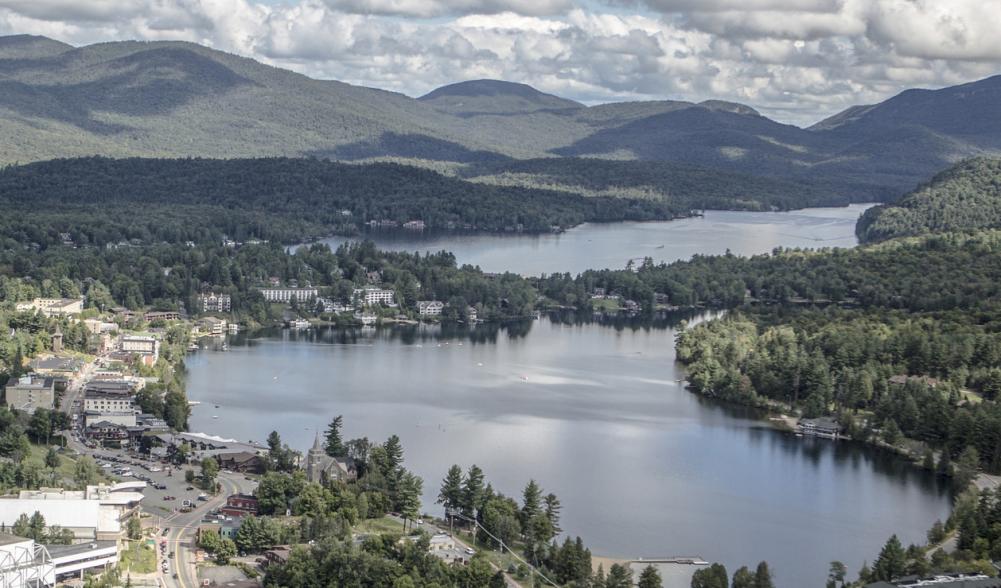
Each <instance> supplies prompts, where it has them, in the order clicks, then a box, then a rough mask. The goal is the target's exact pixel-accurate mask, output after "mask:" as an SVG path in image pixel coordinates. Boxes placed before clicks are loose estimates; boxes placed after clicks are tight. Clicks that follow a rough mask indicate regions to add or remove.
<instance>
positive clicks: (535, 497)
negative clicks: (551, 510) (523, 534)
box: [520, 480, 542, 529]
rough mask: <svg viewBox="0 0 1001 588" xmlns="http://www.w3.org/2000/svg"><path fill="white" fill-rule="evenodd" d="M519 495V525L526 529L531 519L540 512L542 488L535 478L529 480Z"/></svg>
mask: <svg viewBox="0 0 1001 588" xmlns="http://www.w3.org/2000/svg"><path fill="white" fill-rule="evenodd" d="M521 496H522V503H521V504H522V506H521V514H520V519H521V527H522V528H523V529H527V528H528V527H529V524H530V523H531V521H532V519H534V518H535V517H536V516H538V515H539V514H540V513H541V512H542V505H541V500H542V489H541V488H539V485H538V484H536V483H535V480H529V481H528V484H526V485H525V490H524V491H523V492H522V494H521Z"/></svg>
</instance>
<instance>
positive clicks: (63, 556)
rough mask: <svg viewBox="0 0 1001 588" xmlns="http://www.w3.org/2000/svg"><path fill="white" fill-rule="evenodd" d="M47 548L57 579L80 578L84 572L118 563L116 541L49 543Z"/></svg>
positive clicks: (95, 570)
mask: <svg viewBox="0 0 1001 588" xmlns="http://www.w3.org/2000/svg"><path fill="white" fill-rule="evenodd" d="M48 550H49V555H50V556H51V557H52V565H54V566H55V573H56V580H57V581H63V580H69V579H72V578H79V579H81V580H82V579H83V577H84V573H85V572H95V573H100V572H103V571H105V570H107V569H108V568H110V567H112V566H114V565H115V564H117V563H118V542H117V541H93V542H91V543H78V544H76V545H49V546H48Z"/></svg>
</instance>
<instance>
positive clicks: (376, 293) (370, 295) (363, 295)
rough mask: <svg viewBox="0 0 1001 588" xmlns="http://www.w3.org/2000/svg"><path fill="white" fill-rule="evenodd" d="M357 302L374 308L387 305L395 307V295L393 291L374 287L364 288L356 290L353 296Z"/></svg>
mask: <svg viewBox="0 0 1001 588" xmlns="http://www.w3.org/2000/svg"><path fill="white" fill-rule="evenodd" d="M352 297H353V298H354V299H355V301H356V302H360V303H362V304H364V305H366V306H372V305H375V304H385V305H386V306H393V305H394V304H393V299H394V297H395V293H394V292H393V291H392V290H385V289H383V288H376V287H374V286H366V287H364V288H357V289H355V291H354V293H353V296H352Z"/></svg>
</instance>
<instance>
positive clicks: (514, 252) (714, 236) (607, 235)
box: [323, 204, 871, 276]
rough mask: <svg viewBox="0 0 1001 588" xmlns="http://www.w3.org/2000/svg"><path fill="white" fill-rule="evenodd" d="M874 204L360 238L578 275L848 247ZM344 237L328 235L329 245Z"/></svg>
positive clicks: (523, 269)
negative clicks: (547, 229)
mask: <svg viewBox="0 0 1001 588" xmlns="http://www.w3.org/2000/svg"><path fill="white" fill-rule="evenodd" d="M870 206H871V204H853V205H851V206H847V207H842V208H808V209H804V210H795V211H791V212H730V211H720V210H707V211H706V213H705V216H703V217H697V218H687V219H681V220H676V221H665V222H647V223H608V224H583V225H580V226H578V227H575V228H573V229H570V230H568V231H566V232H565V233H561V234H547V235H462V234H456V233H413V232H407V231H373V232H370V233H366V235H365V237H366V238H368V239H371V240H372V241H374V242H375V243H376V244H377V245H378V246H379V247H380V248H382V249H389V250H398V251H420V252H425V251H441V250H442V249H444V250H447V251H451V252H452V253H454V254H455V256H456V258H457V259H458V261H459V263H460V264H465V263H468V264H472V265H478V266H480V268H482V269H483V271H487V272H504V271H511V272H515V273H519V274H521V275H526V276H527V275H531V276H537V275H539V274H543V273H546V274H551V273H556V272H570V273H572V274H578V273H580V272H582V271H584V270H587V269H605V268H613V269H621V268H623V267H625V266H626V263H627V262H628V261H629V260H630V259H634V260H636V261H637V262H639V261H641V260H642V259H643V258H644V257H652V258H653V259H654V261H658V262H660V261H667V262H671V261H676V260H679V259H688V258H690V257H691V256H693V255H696V254H699V253H702V254H707V255H713V254H722V253H726V251H727V250H728V249H729V250H730V251H733V252H734V253H739V254H741V255H756V254H759V253H767V252H769V251H771V250H772V249H774V248H776V247H809V248H816V247H853V246H854V245H855V243H856V239H855V221H856V220H858V217H859V215H861V214H862V212H864V211H865V209H867V208H869V207H870ZM347 240H349V239H348V238H346V237H335V238H332V239H326V240H324V241H323V242H324V243H328V244H329V245H330V246H331V247H332V248H336V247H337V246H338V245H340V244H341V243H344V242H345V241H347Z"/></svg>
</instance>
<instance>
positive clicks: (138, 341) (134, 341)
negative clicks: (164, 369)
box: [118, 335, 160, 366]
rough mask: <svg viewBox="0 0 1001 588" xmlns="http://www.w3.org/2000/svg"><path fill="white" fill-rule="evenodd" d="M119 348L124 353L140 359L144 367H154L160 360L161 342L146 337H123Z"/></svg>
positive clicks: (120, 339) (120, 338)
mask: <svg viewBox="0 0 1001 588" xmlns="http://www.w3.org/2000/svg"><path fill="white" fill-rule="evenodd" d="M118 344H119V347H120V348H121V350H122V352H123V353H128V354H130V355H135V356H138V357H139V360H140V361H142V363H143V365H146V366H152V365H153V364H155V363H156V360H157V359H159V358H160V341H158V340H157V339H156V338H155V337H150V336H146V335H122V336H121V337H119V343H118Z"/></svg>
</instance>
